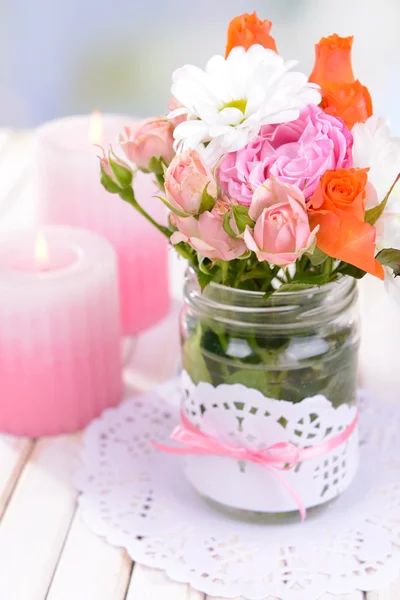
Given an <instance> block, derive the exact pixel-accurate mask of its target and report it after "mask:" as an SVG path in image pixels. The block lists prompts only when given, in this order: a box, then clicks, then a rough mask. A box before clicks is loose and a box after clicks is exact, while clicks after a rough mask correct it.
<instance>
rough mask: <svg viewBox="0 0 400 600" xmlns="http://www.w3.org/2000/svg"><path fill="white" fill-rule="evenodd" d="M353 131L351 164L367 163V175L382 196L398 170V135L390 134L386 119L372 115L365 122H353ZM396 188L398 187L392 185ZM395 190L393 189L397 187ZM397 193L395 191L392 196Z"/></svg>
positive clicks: (362, 166) (361, 165)
mask: <svg viewBox="0 0 400 600" xmlns="http://www.w3.org/2000/svg"><path fill="white" fill-rule="evenodd" d="M351 133H352V135H353V139H354V143H353V160H354V166H355V167H361V168H365V167H369V169H370V170H369V173H368V179H369V181H370V182H371V183H372V185H373V186H374V187H375V189H376V191H377V193H378V197H379V199H380V200H382V199H383V198H384V197H385V194H386V193H387V191H388V190H389V188H390V186H391V185H392V183H393V181H394V180H395V179H396V177H397V175H398V173H400V138H396V137H392V136H391V133H390V127H389V124H388V122H387V121H386V119H382V118H380V117H377V116H375V115H372V117H369V119H367V120H366V121H365V123H356V124H355V125H354V127H353V129H352V130H351ZM396 188H397V190H399V191H400V187H399V186H396ZM397 190H396V191H397ZM396 195H397V196H399V197H400V194H399V193H396V194H394V196H393V197H395V196H396Z"/></svg>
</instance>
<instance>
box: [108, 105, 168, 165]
mask: <svg viewBox="0 0 400 600" xmlns="http://www.w3.org/2000/svg"><path fill="white" fill-rule="evenodd" d="M119 143H120V144H121V148H122V149H123V151H124V152H125V155H126V157H127V158H128V159H129V160H130V161H131V162H132V163H134V164H135V165H136V166H137V167H138V168H139V169H142V170H144V171H147V170H148V169H149V164H150V161H151V159H152V158H153V156H155V157H156V158H162V159H163V160H164V162H165V163H166V164H167V165H169V163H170V162H171V160H172V159H173V157H174V156H175V151H174V148H173V144H174V138H173V126H172V124H171V123H170V122H169V121H167V119H165V118H164V117H160V118H159V119H149V120H147V121H144V123H142V125H141V126H140V127H139V128H138V129H131V128H130V127H125V128H124V131H123V133H122V134H121V135H120V138H119Z"/></svg>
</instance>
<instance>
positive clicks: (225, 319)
mask: <svg viewBox="0 0 400 600" xmlns="http://www.w3.org/2000/svg"><path fill="white" fill-rule="evenodd" d="M357 296H358V291H357V283H356V281H355V280H354V279H352V278H347V277H343V278H342V279H340V280H339V281H337V282H334V283H330V284H327V285H324V286H321V287H314V288H309V289H305V290H301V291H296V292H284V293H277V294H274V295H273V296H271V297H270V298H268V299H265V298H264V294H263V293H260V292H252V291H245V290H237V289H233V288H228V287H225V286H222V285H218V284H213V283H211V284H210V285H209V286H207V287H206V289H205V290H204V292H203V293H201V290H200V288H199V285H198V281H197V277H196V275H195V273H194V272H193V271H192V270H188V271H187V274H186V280H185V288H184V297H185V305H184V308H183V310H182V315H181V339H182V368H183V372H184V378H185V377H186V381H188V382H189V383H188V385H187V386H186V389H184V391H185V395H184V398H185V400H184V409H185V410H186V411H187V414H188V415H189V416H190V414H192V415H194V417H193V418H194V421H195V424H196V425H197V426H200V425H199V423H200V421H199V419H200V417H201V416H202V415H203V413H204V412H205V411H207V410H211V408H212V407H214V406H217V405H218V403H219V404H221V394H219V396H218V397H217V396H216V400H215V401H214V400H212V399H211V396H212V395H213V393H214V388H218V386H221V384H225V385H224V387H223V389H224V390H225V391H224V393H225V394H226V408H227V409H228V408H229V409H232V410H231V413H232V412H233V411H237V410H243V413H238V415H239V416H237V417H236V419H237V421H238V423H239V425H238V431H239V430H240V428H241V427H242V417H241V416H240V415H241V414H243V415H246V418H247V419H248V416H247V415H249V414H251V413H252V414H253V415H255V414H256V413H257V414H260V416H262V415H261V413H262V412H264V411H260V410H259V409H260V406H262V405H263V404H262V402H263V400H265V403H267V402H271V401H273V402H275V403H277V401H282V400H283V401H286V402H284V403H282V402H280V403H278V404H279V406H282V407H286V409H285V410H286V413H287V411H288V408H287V407H289V411H290V410H293V406H294V405H296V410H297V411H298V410H300V411H301V410H302V407H303V406H306V405H305V404H304V403H303V404H302V405H299V403H300V402H301V401H303V400H304V399H306V398H312V399H314V398H317V400H312V402H314V403H315V402H321V401H322V404H321V406H322V409H321V412H323V411H324V410H325V408H326V407H327V406H328V407H329V410H331V413H329V414H330V415H332V420H333V421H332V428H334V426H336V427H338V429H337V430H336V431H341V430H343V428H344V427H345V426H347V425H348V422H345V423H342V425H340V423H339V424H338V422H337V418H338V417H337V415H338V414H339V412H340V414H342V415H343V414H347V413H350V408H351V407H353V409H352V410H353V413H352V414H353V415H354V414H355V411H356V408H355V405H356V400H357V363H358V347H359V319H358V310H357ZM210 384H211V386H210ZM226 384H227V385H226ZM234 384H242V386H245V388H243V387H240V390H242V392H243V393H242V394H241V395H240V397H237V398H236V401H235V402H234V403H233V404H232V402H233V400H232V398H233V396H234V395H235V394H237V391H236V392H235V393H234V389H236V390H238V386H235V385H234ZM199 386H200V388H199ZM201 386H203V387H201ZM229 386H232V387H229ZM184 388H185V385H184ZM194 389H197V390H198V389H201V390H202V392H201V393H202V394H203V398H204V402H203V403H202V402H201V400H198V396H199V394H198V393H197V396H196V398H195V399H193V398H192V399H190V395H191V390H194ZM248 390H250V391H248ZM254 390H257V392H256V394H258V398H255V404H254V406H253V405H251V406H246V403H250V404H251V403H252V402H253V400H252V398H253V397H254V393H255V392H254ZM217 391H218V390H217ZM259 392H261V394H262V396H260V394H259ZM249 394H250V395H249ZM251 394H252V396H251ZM200 396H201V394H200ZM264 397H265V398H264ZM260 398H261V403H260ZM271 399H272V400H271ZM237 400H240V401H239V402H238V401H237ZM185 402H190V403H191V405H190V407H189V405H188V404H186V405H185ZM196 402H197V407H196ZM213 402H214V403H213ZM207 403H208V404H207ZM343 404H346V405H348V406H349V410H348V411H347V409H346V410H345V411H343V410H341V411H339V412H338V411H337V409H338V408H339V407H341V406H342V405H343ZM276 405H277V404H276ZM269 406H270V405H269ZM274 406H275V405H274ZM316 406H319V405H318V404H317V405H316ZM291 407H292V408H291ZM268 410H269V409H268ZM196 411H197V412H196ZM271 412H273V413H275V412H276V411H275V408H273V411H271ZM314 412H318V410H316V411H314ZM336 413H337V414H336ZM196 414H197V417H196ZM288 414H290V413H288ZM326 414H328V413H326ZM326 414H325V417H324V419H322V423H323V426H324V427H326V419H327V417H326ZM265 415H268V416H269V415H270V413H269V412H265ZM196 418H197V422H196ZM218 418H219V419H220V421H219V422H220V423H221V415H220V416H219V417H218ZM290 418H291V417H290V416H287V415H286V414H285V412H283V413H282V417H281V418H280V419H278V420H277V422H274V423H272V424H271V423H268V422H267V421H264V422H262V423H261V430H262V428H263V427H264V423H265V428H266V439H265V444H266V445H268V441H269V440H270V441H271V442H272V443H278V442H280V441H288V439H287V438H286V439H285V434H286V433H287V430H288V429H290V428H291V431H292V436H293V435H294V436H295V437H294V438H293V437H292V439H291V441H292V443H293V442H294V443H295V445H297V438H296V435H297V433H298V435H299V438H298V442H299V445H300V446H302V447H307V444H306V445H304V438H303V442H302V441H301V435H303V433H304V431H303V432H302V430H304V427H305V425H304V423H306V422H309V427H312V422H313V420H318V419H319V416H318V415H317V414H313V411H311V414H308V415H306V414H305V415H304V418H303V417H302V414H301V413H300V416H297V417H296V418H298V423H299V425H298V429H299V432H297V431H296V427H294V428H293V427H292V426H291V424H290ZM329 418H331V417H328V420H329ZM223 419H224V417H223V416H222V422H223ZM277 423H278V425H279V426H280V427H281V431H282V435H283V439H280V438H279V435H280V434H279V432H278V433H277ZM328 425H329V423H328ZM318 427H319V425H318ZM321 427H322V426H321ZM201 428H202V427H201V426H200V429H201ZM285 428H286V431H285ZM242 429H243V428H242ZM278 429H279V427H278ZM330 430H331V428H330V427H328V429H326V435H327V436H328V437H329V433H330ZM258 431H260V423H259V424H258ZM310 431H311V430H310ZM315 431H316V430H314V433H315ZM293 432H294V433H293ZM220 433H221V435H222V437H223V438H224V439H234V440H236V441H235V442H234V443H236V444H237V443H238V439H239V438H237V436H239V437H240V435H241V434H240V433H238V432H237V431H236V430H235V431H232V428H231V430H230V431H225V432H224V431H221V432H220ZM253 433H254V431H253ZM306 433H307V432H306ZM277 435H278V437H276V436H277ZM313 435H314V434H313ZM235 436H236V438H235ZM274 436H275V437H274ZM252 437H253V438H254V436H252V435H250V436H249V435H247V437H243V436H242V438H241V439H242V441H243V440H244V445H246V444H247V441H246V440H251V439H252ZM308 437H310V438H312V436H310V435H308ZM239 443H241V442H240V440H239ZM310 443H311V442H310ZM261 446H262V445H261ZM350 446H351V449H350V450H349V452H350V453H351V456H350V455H346V456H345V455H344V453H343V448H342V454H340V456H339V454H338V455H337V456H333V454H331V455H330V456H328V455H327V459H326V460H325V459H323V460H322V463H321V464H319V466H318V464H317V463H318V461H316V463H315V473H310V472H308V477H309V478H310V482H312V481H316V480H318V478H320V479H321V484H320V485H321V488H320V489H316V490H315V491H314V492H313V493H311V492H310V494H311V495H308V501H307V502H306V503H305V504H306V507H310V506H318V505H320V504H324V503H325V502H327V501H329V500H331V499H332V498H334V497H336V496H337V495H339V494H340V493H341V492H342V491H343V489H344V488H345V487H347V485H348V484H349V482H350V481H351V479H352V477H353V476H354V473H355V471H356V466H357V456H356V454H357V452H358V450H357V448H358V446H357V442H356V441H354V439H353V438H352V445H351V444H350ZM350 446H348V447H349V448H350ZM258 447H260V445H259V446H258ZM262 447H265V446H262ZM226 460H229V459H225V458H221V457H217V458H215V457H212V456H211V457H210V456H207V457H199V456H195V457H193V456H190V457H187V469H186V474H187V475H188V474H189V475H188V478H189V479H190V481H191V482H192V484H193V485H194V486H195V487H196V488H197V489H198V491H200V493H202V494H203V495H205V496H207V497H208V498H211V499H212V500H214V501H215V502H217V503H219V504H223V505H226V506H229V507H233V508H244V509H247V510H249V511H252V512H254V511H256V512H266V513H270V512H272V513H274V514H276V513H281V512H282V513H288V512H290V511H291V510H292V511H293V510H295V507H294V506H292V505H293V502H291V501H290V499H289V498H283V500H282V506H283V509H282V510H280V506H281V504H280V500H279V498H280V494H281V489H277V490H276V494H275V496H276V500H274V501H271V502H272V504H273V506H274V507H275V508H274V509H273V510H272V511H271V510H269V509H268V508H267V509H264V508H263V506H264V504H263V502H261V501H258V500H256V498H261V496H262V495H263V494H264V493H265V495H269V496H271V494H270V490H269V489H268V488H266V489H265V490H264V487H263V485H264V483H260V482H259V481H258V480H257V477H258V475H257V474H254V473H253V474H252V473H250V471H251V469H252V468H253V466H254V465H252V466H248V465H247V466H243V464H242V465H240V464H239V463H240V461H236V462H237V467H238V468H237V473H239V471H241V472H242V473H243V472H245V471H246V469H247V471H246V472H248V473H249V477H250V475H251V477H252V480H251V481H250V479H249V480H248V481H246V482H245V480H244V479H243V478H242V479H240V478H238V479H237V481H236V479H235V477H236V475H235V473H231V474H229V473H228V471H229V469H230V463H228V462H225V463H224V464H223V465H222V462H221V461H226ZM211 461H213V462H211ZM335 461H338V463H337V464H339V461H340V464H341V465H342V466H341V467H340V468H339V472H338V468H337V466H333V465H332V469H331V467H330V466H329V465H330V463H333V462H335ZM346 461H347V467H346ZM233 462H234V461H233ZM328 463H329V464H328ZM214 464H215V465H216V468H215V469H214V467H213V465H214ZM304 464H305V463H304ZM327 465H328V466H327ZM188 466H189V470H188ZM257 467H259V465H257ZM300 467H301V465H300ZM324 469H325V472H324V473H323V471H324ZM346 469H347V470H346ZM306 470H307V469H306V468H303V472H304V473H306ZM300 471H301V469H300ZM300 471H299V465H297V467H296V468H295V469H293V470H292V472H291V473H289V474H288V475H287V478H288V482H293V487H296V486H297V487H298V486H299V479H298V473H299V472H300ZM328 471H329V472H328ZM350 471H351V472H350ZM295 475H296V476H297V479H296V478H294V476H295ZM259 477H260V478H262V479H268V477H267V475H266V474H264V473H262V474H260V475H259ZM285 477H286V472H285ZM218 479H221V480H223V485H225V487H226V488H227V489H228V488H229V490H230V492H229V494H230V495H229V497H228V496H226V494H224V491H223V490H220V491H218V490H217V489H216V490H215V493H214V488H213V485H214V483H215V482H217V481H218ZM324 480H325V483H324ZM213 481H214V483H212V482H213ZM271 481H272V480H270V482H269V484H271ZM210 482H211V483H210ZM275 483H276V482H275ZM327 483H328V484H329V485H328V488H329V489H328V492H327V493H326V489H327ZM303 484H307V482H306V481H305V482H301V481H300V488H301V487H302V486H303ZM216 485H217V484H216V483H215V485H214V487H215V486H216ZM291 485H292V484H291ZM307 485H308V484H307ZM310 485H311V483H310ZM246 486H247V487H248V488H249V490H252V491H251V494H250V491H249V493H248V501H247V499H246V498H247V497H245V496H246V495H245V496H243V494H242V493H241V492H240V490H241V489H243V488H244V487H246ZM222 487H223V486H222ZM278 487H279V486H278ZM232 490H237V492H238V500H237V501H235V498H234V496H235V494H236V492H235V491H234V492H232ZM304 493H305V496H307V494H308V493H307V490H305V491H304ZM313 494H314V495H313ZM239 496H240V499H239ZM250 496H251V497H250ZM272 496H273V494H272ZM317 496H318V497H317ZM286 500H288V501H287V502H286ZM272 504H271V505H272ZM291 506H292V508H290V507H291Z"/></svg>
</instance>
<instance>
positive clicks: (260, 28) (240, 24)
mask: <svg viewBox="0 0 400 600" xmlns="http://www.w3.org/2000/svg"><path fill="white" fill-rule="evenodd" d="M271 26H272V23H271V21H267V20H265V21H262V20H261V19H259V18H258V16H257V13H256V12H255V11H254V12H253V14H251V15H249V14H248V13H244V14H243V15H239V16H238V17H235V18H234V19H232V21H231V22H230V23H229V26H228V40H227V44H226V51H225V57H227V56H228V54H229V52H230V51H231V50H232V48H234V47H235V46H243V48H244V49H245V50H247V49H248V48H250V46H253V45H254V44H261V46H264V48H269V49H270V50H274V52H277V50H276V44H275V40H274V38H273V37H272V36H271V35H270V34H269V32H270V30H271Z"/></svg>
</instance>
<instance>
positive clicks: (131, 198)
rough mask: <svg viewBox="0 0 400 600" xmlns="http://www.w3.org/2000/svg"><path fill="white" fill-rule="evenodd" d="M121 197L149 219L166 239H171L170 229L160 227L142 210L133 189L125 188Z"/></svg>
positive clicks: (121, 192)
mask: <svg viewBox="0 0 400 600" xmlns="http://www.w3.org/2000/svg"><path fill="white" fill-rule="evenodd" d="M119 195H120V197H121V198H122V200H125V202H128V204H130V205H131V206H133V208H136V210H137V211H138V212H139V213H140V214H141V215H143V217H144V218H145V219H147V220H148V221H149V223H151V224H152V225H153V226H154V227H155V228H156V229H158V231H159V232H160V233H162V234H163V235H165V237H167V238H168V239H169V238H170V237H171V233H172V232H171V231H170V230H169V229H168V227H164V226H163V225H160V224H159V223H157V221H155V220H154V219H153V218H152V217H151V216H150V215H149V214H148V213H147V212H146V211H145V210H144V208H142V207H141V206H140V204H139V202H138V201H137V200H136V198H135V194H134V191H133V189H132V188H131V187H129V188H125V189H123V190H121V191H120V193H119Z"/></svg>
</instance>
